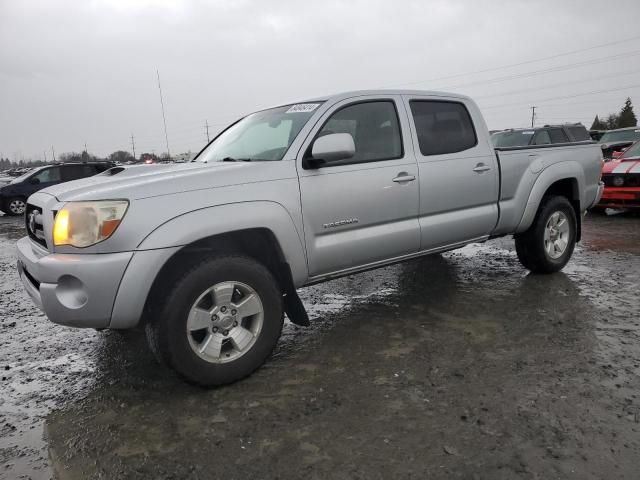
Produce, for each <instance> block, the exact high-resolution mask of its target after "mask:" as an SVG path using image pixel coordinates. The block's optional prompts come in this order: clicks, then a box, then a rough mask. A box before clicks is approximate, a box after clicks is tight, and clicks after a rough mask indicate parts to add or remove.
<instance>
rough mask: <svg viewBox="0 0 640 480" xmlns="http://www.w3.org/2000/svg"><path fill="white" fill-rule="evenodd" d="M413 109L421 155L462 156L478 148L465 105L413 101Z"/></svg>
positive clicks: (411, 103) (433, 101)
mask: <svg viewBox="0 0 640 480" xmlns="http://www.w3.org/2000/svg"><path fill="white" fill-rule="evenodd" d="M410 106H411V113H412V115H413V122H414V124H415V126H416V133H417V134H418V144H419V146H420V152H421V153H422V155H424V156H427V155H442V154H445V153H456V152H462V151H463V150H468V149H469V148H472V147H474V146H476V145H477V144H478V139H477V137H476V132H475V129H474V128H473V122H472V121H471V116H470V115H469V112H468V111H467V108H466V107H465V106H464V105H463V104H462V103H459V102H445V101H440V100H437V101H436V100H412V101H411V102H410Z"/></svg>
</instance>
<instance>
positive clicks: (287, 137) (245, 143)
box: [194, 102, 320, 163]
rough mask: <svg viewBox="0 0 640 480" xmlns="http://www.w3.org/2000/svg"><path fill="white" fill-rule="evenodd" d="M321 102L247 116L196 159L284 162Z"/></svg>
mask: <svg viewBox="0 0 640 480" xmlns="http://www.w3.org/2000/svg"><path fill="white" fill-rule="evenodd" d="M319 106H320V102H317V103H298V104H295V105H285V106H283V107H276V108H271V109H269V110H262V111H260V112H256V113H252V114H251V115H247V116H246V117H244V118H243V119H242V120H240V121H238V122H237V123H235V124H234V125H232V126H231V127H229V128H227V129H226V130H225V131H224V132H222V133H221V134H220V135H218V137H217V138H216V139H215V140H213V142H211V143H210V144H209V146H208V147H207V148H206V149H205V150H204V151H203V152H202V153H200V155H198V157H197V158H196V159H195V160H194V161H197V162H204V163H207V162H223V161H274V160H282V157H284V154H285V153H286V152H287V150H288V149H289V147H290V146H291V143H292V142H293V140H294V139H295V138H296V136H297V135H298V133H300V130H301V129H302V127H303V126H304V124H305V123H307V121H308V120H309V118H311V115H313V112H314V111H315V110H316V109H317V108H318V107H319Z"/></svg>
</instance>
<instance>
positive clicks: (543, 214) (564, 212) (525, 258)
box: [515, 196, 577, 273]
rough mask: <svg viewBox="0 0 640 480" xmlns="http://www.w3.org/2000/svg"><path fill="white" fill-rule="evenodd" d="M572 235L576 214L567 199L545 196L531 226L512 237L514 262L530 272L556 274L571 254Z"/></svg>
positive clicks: (574, 235) (574, 234) (573, 245)
mask: <svg viewBox="0 0 640 480" xmlns="http://www.w3.org/2000/svg"><path fill="white" fill-rule="evenodd" d="M576 232H577V221H576V213H575V210H574V209H573V206H572V205H571V203H570V202H569V200H568V199H567V198H566V197H560V196H553V197H547V198H545V199H543V201H542V204H541V205H540V208H539V209H538V213H537V214H536V217H535V219H534V220H533V224H532V225H531V226H530V227H529V229H528V230H527V231H526V232H524V233H521V234H518V235H516V237H515V240H516V252H517V254H518V259H519V260H520V262H521V263H522V265H524V266H525V267H526V268H528V269H529V270H531V271H532V272H533V273H553V272H557V271H560V270H562V268H564V266H565V265H566V264H567V262H568V261H569V259H570V258H571V255H572V254H573V249H574V247H575V244H576Z"/></svg>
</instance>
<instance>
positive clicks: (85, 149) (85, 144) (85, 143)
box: [84, 142, 87, 153]
mask: <svg viewBox="0 0 640 480" xmlns="http://www.w3.org/2000/svg"><path fill="white" fill-rule="evenodd" d="M84 151H85V153H86V152H87V142H84Z"/></svg>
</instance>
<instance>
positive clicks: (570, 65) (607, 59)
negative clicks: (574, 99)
mask: <svg viewBox="0 0 640 480" xmlns="http://www.w3.org/2000/svg"><path fill="white" fill-rule="evenodd" d="M638 55H640V50H634V51H631V52H625V53H621V54H618V55H614V56H608V57H600V58H595V59H591V60H585V61H582V62H576V63H568V64H565V65H560V66H557V67H550V68H544V69H542V70H532V71H530V72H523V73H516V74H513V75H505V76H502V77H495V78H489V79H486V80H478V81H475V82H469V83H460V84H458V85H447V86H441V87H437V88H436V90H446V89H454V88H461V87H471V86H474V85H482V84H486V83H498V82H503V81H506V80H517V79H520V78H527V77H533V76H536V75H541V74H545V73H554V72H562V71H564V70H571V69H573V68H576V67H584V66H590V65H596V64H599V63H606V62H611V61H614V60H618V59H620V58H624V59H626V58H628V57H634V56H638Z"/></svg>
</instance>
